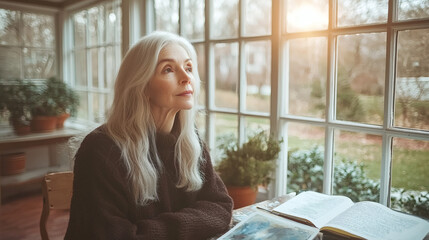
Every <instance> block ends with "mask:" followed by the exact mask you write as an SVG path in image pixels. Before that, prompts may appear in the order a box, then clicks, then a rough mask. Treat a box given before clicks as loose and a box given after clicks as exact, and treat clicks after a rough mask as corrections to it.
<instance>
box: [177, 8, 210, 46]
mask: <svg viewBox="0 0 429 240" xmlns="http://www.w3.org/2000/svg"><path fill="white" fill-rule="evenodd" d="M181 22H182V24H183V26H182V27H183V35H184V36H185V37H186V38H188V39H190V40H195V39H197V40H201V39H204V23H205V15H204V1H201V0H184V14H183V19H182V20H181Z"/></svg>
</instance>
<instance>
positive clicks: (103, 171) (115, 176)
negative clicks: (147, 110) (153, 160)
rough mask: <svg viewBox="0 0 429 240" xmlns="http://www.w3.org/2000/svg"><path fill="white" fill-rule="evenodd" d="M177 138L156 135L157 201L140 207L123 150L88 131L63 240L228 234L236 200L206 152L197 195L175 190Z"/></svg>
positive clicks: (100, 133)
mask: <svg viewBox="0 0 429 240" xmlns="http://www.w3.org/2000/svg"><path fill="white" fill-rule="evenodd" d="M175 143H176V137H175V136H174V135H173V134H169V135H160V134H158V135H157V139H156V147H157V150H158V154H159V157H160V159H161V161H162V163H163V171H161V174H160V178H159V179H158V188H157V191H158V197H159V200H157V201H153V202H151V203H149V204H148V205H145V206H141V205H137V204H136V203H135V201H134V197H133V194H132V192H131V190H130V184H129V182H128V180H127V177H126V171H125V166H124V163H123V160H122V158H121V152H120V149H119V148H118V146H117V145H116V144H115V143H114V142H113V140H112V139H111V138H110V137H108V136H107V135H106V134H105V133H104V131H103V127H100V128H98V129H96V130H95V131H93V132H92V133H90V134H89V135H88V136H87V137H86V138H85V139H84V141H83V142H82V144H81V147H80V148H79V150H78V152H77V154H76V159H75V165H74V182H73V197H72V203H71V209H70V220H69V224H68V228H67V233H66V236H65V239H73V240H83V239H103V240H104V239H118V240H127V239H155V240H158V239H159V240H161V239H192V240H196V239H207V238H210V237H212V236H215V235H218V234H220V233H223V232H225V231H226V230H228V225H229V223H230V220H231V215H232V213H231V212H232V200H231V198H230V197H229V196H228V194H227V191H226V189H225V186H224V184H223V182H222V181H221V180H220V178H219V176H218V175H217V174H216V173H215V172H214V170H213V166H212V163H211V160H210V156H209V153H208V151H207V148H206V147H205V148H203V157H204V159H205V161H204V163H203V164H202V165H201V166H200V169H201V172H203V174H204V184H203V187H202V188H201V189H200V190H199V191H195V192H186V191H185V190H184V189H181V188H177V187H176V183H177V179H178V175H177V172H176V168H175V161H174V145H175Z"/></svg>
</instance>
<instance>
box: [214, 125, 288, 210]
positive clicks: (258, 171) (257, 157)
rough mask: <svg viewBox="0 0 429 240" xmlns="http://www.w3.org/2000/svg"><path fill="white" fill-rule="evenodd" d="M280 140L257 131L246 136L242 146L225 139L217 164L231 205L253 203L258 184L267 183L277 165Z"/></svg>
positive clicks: (236, 206) (239, 205)
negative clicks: (246, 138)
mask: <svg viewBox="0 0 429 240" xmlns="http://www.w3.org/2000/svg"><path fill="white" fill-rule="evenodd" d="M281 142H282V140H277V139H275V138H273V137H272V136H268V135H267V134H266V133H265V131H262V130H261V131H259V132H257V133H256V134H255V135H253V136H251V137H249V138H248V140H247V142H245V143H244V144H243V145H242V146H239V144H238V143H237V141H231V139H230V138H226V139H224V141H223V143H222V144H221V146H220V147H221V148H223V149H224V156H223V158H222V159H221V161H220V162H219V164H217V165H216V171H217V172H218V173H219V175H220V177H221V178H222V180H223V182H224V183H225V185H226V187H227V189H228V193H229V195H230V196H231V197H232V198H233V200H234V208H240V207H243V206H247V205H250V204H253V203H254V202H255V199H256V194H257V188H258V186H259V185H265V186H266V185H268V183H269V182H270V180H271V174H272V172H273V170H274V169H275V166H276V160H277V157H278V154H279V152H280V144H281Z"/></svg>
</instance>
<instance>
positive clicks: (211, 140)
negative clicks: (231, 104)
mask: <svg viewBox="0 0 429 240" xmlns="http://www.w3.org/2000/svg"><path fill="white" fill-rule="evenodd" d="M205 6H206V7H205V10H204V14H205V23H204V28H205V31H204V51H205V58H206V59H205V64H206V76H205V79H206V84H205V88H206V89H205V90H206V96H205V97H206V99H205V100H206V101H205V102H206V136H205V137H206V142H207V143H208V145H209V149H210V150H214V149H215V141H216V138H215V126H214V123H215V116H214V114H213V113H212V112H211V111H212V109H213V108H214V93H215V87H216V84H215V76H214V71H215V70H214V45H213V44H212V43H211V42H210V35H211V16H212V13H213V3H212V1H210V0H205Z"/></svg>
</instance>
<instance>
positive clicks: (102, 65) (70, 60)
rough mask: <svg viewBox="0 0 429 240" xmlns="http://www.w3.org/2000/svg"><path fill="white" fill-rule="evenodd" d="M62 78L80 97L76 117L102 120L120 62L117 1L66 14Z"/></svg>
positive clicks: (98, 121)
mask: <svg viewBox="0 0 429 240" xmlns="http://www.w3.org/2000/svg"><path fill="white" fill-rule="evenodd" d="M67 26H68V28H69V31H68V32H70V33H71V36H66V37H67V38H68V40H69V42H67V43H66V48H67V49H68V50H67V52H66V54H65V62H66V67H65V68H66V69H67V68H70V67H71V69H70V71H67V72H66V73H65V78H66V79H67V80H68V82H70V83H71V84H72V86H74V88H75V89H76V91H77V93H78V94H79V97H80V106H79V109H78V116H77V117H78V119H82V120H86V121H92V122H96V123H100V122H103V120H104V119H105V114H106V111H107V110H108V108H109V107H110V104H111V101H112V98H113V95H111V93H112V89H113V84H114V81H115V78H116V74H117V71H118V69H119V66H120V64H121V59H122V56H121V8H120V2H118V1H108V2H106V3H103V4H99V5H96V6H93V7H90V8H87V9H83V10H80V11H77V12H74V13H73V14H71V15H70V17H69V20H68V24H67Z"/></svg>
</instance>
